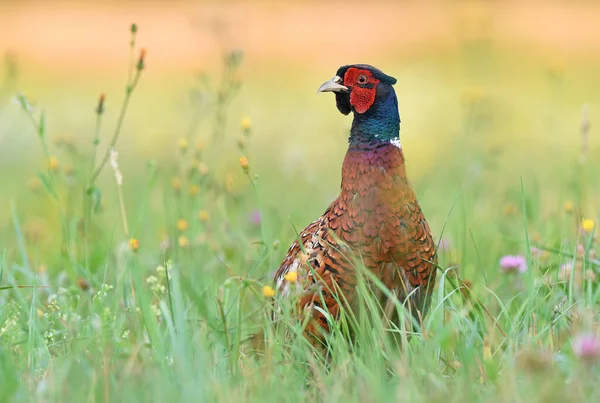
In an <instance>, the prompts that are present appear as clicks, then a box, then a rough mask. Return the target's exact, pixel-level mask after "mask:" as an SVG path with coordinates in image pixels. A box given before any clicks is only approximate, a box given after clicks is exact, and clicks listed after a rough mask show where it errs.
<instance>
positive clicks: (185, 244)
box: [177, 235, 190, 248]
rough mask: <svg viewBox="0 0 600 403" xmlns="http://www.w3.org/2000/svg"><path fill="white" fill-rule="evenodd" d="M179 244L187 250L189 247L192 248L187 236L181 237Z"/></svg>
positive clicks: (178, 240)
mask: <svg viewBox="0 0 600 403" xmlns="http://www.w3.org/2000/svg"><path fill="white" fill-rule="evenodd" d="M177 243H178V244H179V247H180V248H187V247H188V246H190V240H189V239H187V237H186V236H185V235H181V236H180V237H179V238H178V239H177Z"/></svg>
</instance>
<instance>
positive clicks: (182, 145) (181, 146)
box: [177, 138, 189, 151]
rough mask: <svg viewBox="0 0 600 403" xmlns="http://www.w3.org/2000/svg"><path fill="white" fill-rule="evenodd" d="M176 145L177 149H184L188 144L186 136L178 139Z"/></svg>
mask: <svg viewBox="0 0 600 403" xmlns="http://www.w3.org/2000/svg"><path fill="white" fill-rule="evenodd" d="M177 145H178V146H179V149H180V150H181V151H185V150H187V148H188V146H189V143H188V141H187V139H186V138H182V139H180V140H179V142H178V143H177Z"/></svg>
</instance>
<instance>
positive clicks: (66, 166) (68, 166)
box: [65, 164, 75, 175]
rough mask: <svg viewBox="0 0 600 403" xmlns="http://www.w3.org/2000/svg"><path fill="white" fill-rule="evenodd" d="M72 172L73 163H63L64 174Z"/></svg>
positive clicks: (73, 170)
mask: <svg viewBox="0 0 600 403" xmlns="http://www.w3.org/2000/svg"><path fill="white" fill-rule="evenodd" d="M74 172H75V167H74V166H73V164H67V165H65V174H67V175H71V174H73V173H74Z"/></svg>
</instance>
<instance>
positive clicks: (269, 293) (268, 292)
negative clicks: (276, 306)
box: [263, 285, 275, 298]
mask: <svg viewBox="0 0 600 403" xmlns="http://www.w3.org/2000/svg"><path fill="white" fill-rule="evenodd" d="M263 296H264V297H265V298H273V297H274V296H275V290H274V289H273V287H270V286H268V285H266V286H264V287H263Z"/></svg>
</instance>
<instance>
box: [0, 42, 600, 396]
mask: <svg viewBox="0 0 600 403" xmlns="http://www.w3.org/2000/svg"><path fill="white" fill-rule="evenodd" d="M134 39H135V38H134ZM131 49H132V52H133V53H132V62H131V66H130V73H129V78H128V80H127V84H126V88H125V100H124V101H123V104H122V105H123V107H122V109H119V106H118V105H117V102H115V101H114V99H115V98H117V95H116V94H114V93H108V94H107V96H106V98H101V99H102V101H100V102H101V104H98V105H97V106H96V115H95V116H94V113H93V111H94V105H93V104H91V105H86V107H85V108H82V109H81V110H73V111H72V113H73V114H80V113H88V115H89V122H90V125H91V126H92V127H93V124H94V119H95V118H96V126H95V127H96V129H95V130H91V131H89V132H88V133H90V132H91V133H92V135H86V136H83V135H82V136H81V138H77V139H72V138H69V137H65V136H61V137H59V138H58V141H56V139H55V138H54V139H53V138H52V137H53V136H51V135H50V134H49V133H50V131H51V130H50V129H49V128H48V124H47V122H48V119H51V113H52V112H48V111H46V112H44V109H42V108H39V107H37V108H36V107H34V106H32V104H31V100H30V99H29V98H28V97H26V96H25V95H19V96H17V99H18V100H19V104H20V105H19V106H20V108H21V109H22V111H21V114H20V118H19V119H21V120H22V122H23V126H22V127H21V126H20V129H19V130H21V131H22V132H23V134H22V136H30V138H35V136H37V139H38V142H39V143H40V144H41V149H42V151H43V152H42V154H41V155H42V156H41V160H42V162H41V163H37V166H38V167H40V168H39V169H38V172H37V173H35V176H34V178H33V179H30V180H28V181H27V182H26V185H24V184H23V183H24V182H25V181H20V184H19V185H18V187H19V191H18V192H16V193H15V194H14V195H11V196H10V198H9V199H10V200H11V201H10V202H8V201H7V205H9V206H10V208H8V209H7V211H8V212H9V215H8V216H7V217H6V223H5V224H6V226H5V227H6V231H5V234H6V235H5V243H4V248H3V250H2V251H1V253H0V379H1V380H2V381H1V382H2V387H1V388H0V400H1V401H61V402H62V401H77V402H81V401H92V402H96V401H98V402H108V401H141V402H145V401H166V400H170V401H198V400H202V401H204V400H206V401H263V402H266V401H282V400H283V401H298V400H301V399H303V400H310V401H407V402H415V401H428V402H430V401H442V400H443V401H544V402H545V401H597V400H598V397H599V396H598V394H599V393H600V392H598V389H597V388H596V387H595V385H596V384H597V380H598V375H599V369H598V367H597V365H596V362H595V359H597V358H598V357H593V356H592V357H588V358H585V357H582V354H581V353H580V352H578V350H577V349H575V351H574V349H573V343H574V340H577V338H579V337H582V335H585V334H587V333H592V334H595V333H597V326H598V320H597V312H598V305H599V302H600V289H599V288H598V286H597V282H598V278H599V277H598V273H597V272H598V268H599V267H600V262H599V261H598V259H597V257H596V250H597V246H598V245H597V241H596V239H595V237H594V232H595V228H594V227H595V225H593V226H592V228H589V223H588V225H587V226H586V229H585V230H583V229H582V222H583V219H584V218H588V219H591V220H593V222H595V220H596V217H597V208H598V203H597V202H598V196H599V193H598V189H597V183H598V179H599V178H598V174H597V172H599V171H598V168H599V166H598V163H597V161H596V160H595V159H594V155H595V154H596V153H597V151H598V148H597V144H598V143H597V141H595V140H594V139H593V138H592V139H590V143H589V145H587V146H586V147H585V148H584V149H583V151H582V147H581V140H580V138H581V137H580V136H579V130H580V129H579V125H580V124H581V118H580V116H579V113H580V110H581V107H582V105H581V103H582V102H590V103H591V104H592V105H593V102H597V101H598V98H597V93H596V95H594V94H595V93H594V92H593V88H592V89H589V88H588V87H589V86H592V87H593V85H588V84H589V83H593V82H594V81H593V79H594V78H593V77H594V74H595V72H593V71H592V72H590V71H589V70H588V69H589V66H588V65H586V64H583V65H577V64H575V63H574V64H573V65H572V67H571V71H570V72H569V71H567V70H563V69H561V68H557V67H553V68H552V69H550V70H548V69H547V68H542V67H540V66H541V65H542V64H541V63H537V62H534V61H532V60H533V59H527V61H528V62H526V63H523V64H522V65H521V66H520V68H521V69H523V71H521V72H517V71H516V68H515V67H514V66H513V65H512V60H514V57H515V55H514V54H511V53H510V52H507V51H506V50H503V49H496V48H493V47H491V49H492V50H490V51H486V52H482V53H477V52H475V53H473V52H474V51H472V50H470V51H469V50H468V51H465V52H463V53H461V52H458V53H457V54H455V53H451V54H436V55H435V56H423V57H422V58H420V59H415V61H414V62H412V63H406V64H404V65H401V66H402V67H399V68H402V73H403V74H401V75H399V83H398V85H397V88H398V93H399V98H400V103H401V115H402V116H403V119H404V121H403V130H402V136H403V137H402V138H403V145H404V149H405V153H406V155H407V158H408V165H409V166H408V171H409V174H410V175H411V179H412V180H413V182H414V184H415V187H416V190H417V194H418V195H419V199H420V201H421V204H422V206H423V209H424V211H425V214H426V216H427V217H428V220H429V221H430V223H431V225H432V228H433V229H434V233H435V236H436V239H437V240H438V241H439V242H440V244H441V245H442V248H441V251H440V268H439V273H438V285H437V288H436V290H435V292H434V298H433V301H432V307H431V310H430V313H429V315H428V316H427V317H426V318H425V319H424V322H423V326H422V329H421V330H420V331H419V332H416V333H415V334H412V335H411V336H412V337H410V340H408V339H407V337H406V334H405V332H403V331H402V330H403V329H398V331H399V333H398V334H399V335H400V338H401V339H402V340H403V343H402V347H398V345H397V344H396V343H395V342H394V338H393V337H390V334H389V333H390V332H389V331H386V330H385V329H384V327H383V326H381V325H380V320H379V319H378V316H379V314H378V312H379V308H378V307H377V306H376V304H375V302H374V300H373V298H372V297H371V296H370V294H369V292H368V290H367V289H366V287H365V286H364V284H362V283H361V285H360V290H361V295H362V298H361V304H362V305H361V306H362V310H363V311H364V312H370V313H371V314H372V315H371V316H368V315H360V316H359V317H357V318H355V317H353V316H352V315H347V316H346V317H345V318H344V320H343V321H341V322H340V323H339V324H337V323H336V324H335V326H334V328H335V331H334V332H333V333H332V335H331V336H330V345H331V353H330V357H329V359H327V360H326V359H324V358H323V357H320V356H319V355H315V354H314V352H313V350H312V348H311V346H310V345H309V343H307V341H306V340H304V339H303V338H302V337H298V335H299V334H300V333H301V328H302V323H299V322H297V321H294V320H292V318H290V317H288V316H286V315H285V314H283V316H282V317H281V318H280V321H279V322H280V323H279V326H273V325H274V324H273V323H271V319H270V318H271V315H270V306H271V305H272V302H273V300H272V298H270V297H265V296H263V286H264V285H269V284H271V276H272V273H273V271H274V270H275V269H276V268H277V267H278V264H279V263H280V261H281V258H282V256H283V254H284V253H285V251H286V250H287V246H288V244H290V243H291V242H292V240H293V239H294V236H295V235H294V234H295V233H296V232H297V231H296V230H297V229H301V228H303V226H304V225H305V224H307V223H308V222H310V221H312V219H314V218H315V217H316V216H318V215H319V214H320V213H321V212H322V211H323V210H324V208H325V207H326V205H327V204H328V201H329V200H330V199H331V198H332V197H334V196H335V194H336V192H337V189H338V185H339V184H338V183H337V182H338V181H339V172H338V171H339V166H340V163H341V158H342V156H343V153H344V144H345V143H344V135H345V131H346V128H347V127H348V126H349V124H350V122H349V121H348V119H346V118H343V117H341V116H338V114H337V113H336V111H335V108H334V105H333V101H332V99H330V98H328V97H323V98H319V100H318V101H317V100H313V98H310V99H309V98H307V96H306V99H304V97H305V95H304V94H305V93H304V92H301V91H298V92H296V93H294V92H293V91H286V92H282V91H281V90H277V91H275V92H273V90H269V88H270V86H272V84H269V83H272V82H282V81H281V80H272V79H266V78H264V77H262V78H261V77H260V76H256V77H255V78H256V79H255V80H254V81H252V82H250V81H249V82H243V83H241V82H240V81H239V80H238V78H237V77H238V73H239V70H240V68H243V67H241V66H243V64H242V55H241V53H238V52H230V53H227V56H226V57H225V58H224V67H223V71H222V72H221V73H222V74H220V75H217V77H220V78H217V79H214V78H211V77H203V78H200V79H198V80H196V81H194V80H193V79H192V78H190V86H191V87H192V93H193V95H194V96H193V98H192V99H193V102H192V104H191V106H190V107H189V109H188V115H189V116H187V117H188V120H186V122H189V125H187V126H186V125H181V124H180V123H179V124H180V125H181V126H182V127H184V128H183V129H181V130H180V131H177V134H176V135H173V136H171V137H170V138H169V139H168V141H170V142H171V144H170V149H171V150H176V151H175V158H165V157H162V158H160V157H158V158H156V159H151V160H149V161H143V160H142V159H141V158H140V157H137V158H133V157H132V155H133V153H132V152H130V150H129V148H131V147H132V146H131V144H132V143H133V142H135V141H141V139H143V136H144V134H143V133H142V134H138V133H134V134H131V132H132V130H131V129H130V128H131V126H129V128H128V126H127V121H128V119H132V116H129V115H128V114H127V113H129V112H128V110H127V107H128V104H129V105H130V107H131V108H134V107H135V104H136V102H143V100H142V99H139V98H138V95H139V94H138V93H137V91H142V90H143V87H144V85H146V84H145V82H144V74H145V65H144V63H143V61H142V62H140V57H141V56H138V53H136V52H137V51H138V49H137V48H136V46H135V40H132V43H131ZM150 54H151V53H150ZM398 63H400V62H398ZM528 63H529V64H528ZM390 64H391V63H390ZM394 65H395V64H394ZM424 66H428V68H426V69H424V68H423V67H424ZM440 66H444V68H441V67H440ZM482 66H483V68H482ZM485 66H487V67H485ZM336 67H337V66H332V70H333V69H334V68H336ZM11 72H14V69H13V70H11ZM287 73H289V72H287ZM138 74H139V75H138ZM278 74H281V73H278V72H273V77H275V78H277V77H279V76H278ZM138 78H139V83H138V81H137V80H138ZM271 78H272V77H271ZM279 78H281V77H279ZM326 78H327V77H325V78H323V79H326ZM7 79H8V80H11V79H12V76H10V75H9V76H7ZM525 79H526V80H525ZM469 80H471V81H472V82H471V81H469ZM520 80H525V81H527V80H528V84H527V86H526V87H524V88H520V87H519V89H518V92H516V93H517V94H519V96H515V88H516V87H515V85H516V84H515V83H516V82H520ZM313 81H314V82H313ZM473 82H476V83H479V84H480V86H477V85H472V84H473ZM134 83H135V84H134ZM319 83H320V81H319V80H316V81H315V80H314V77H313V76H312V75H311V76H310V77H308V78H306V79H305V81H302V82H299V83H292V84H291V85H292V86H294V87H293V88H302V87H303V86H304V85H311V86H313V87H314V86H315V85H318V84H319ZM432 83H435V84H432ZM465 83H471V85H470V86H466V85H465ZM9 84H10V85H7V86H5V87H3V88H11V85H13V84H11V83H9ZM136 85H137V86H138V87H135V86H136ZM311 88H312V87H311ZM134 89H135V91H134ZM311 91H312V90H311ZM511 91H512V92H511ZM12 95H14V94H12ZM584 97H591V98H586V99H584V100H583V101H581V99H582V98H584ZM594 97H595V98H594ZM240 98H241V100H240ZM248 99H250V100H252V101H253V102H252V103H246V104H245V106H242V104H241V102H243V101H244V100H248ZM411 101H412V102H411ZM580 101H581V102H580ZM4 105H5V103H1V104H0V106H2V107H4ZM15 107H16V105H15ZM104 107H106V108H107V109H112V110H113V111H117V110H120V111H122V113H121V115H113V114H111V113H105V112H104ZM7 108H8V107H7ZM242 108H243V109H247V110H248V112H247V113H248V114H249V115H250V116H251V118H252V120H250V119H243V120H242V117H243V114H240V113H237V112H236V111H239V110H240V109H242ZM82 111H88V112H82ZM167 112H168V111H167ZM590 113H593V108H592V110H591V112H590ZM5 116H6V115H5ZM134 116H135V114H134ZM176 116H178V117H180V115H176ZM146 118H147V119H148V120H149V121H150V123H147V124H150V125H151V124H152V119H153V116H148V115H146ZM1 119H2V115H0V120H1ZM590 119H592V121H593V117H590ZM27 120H31V122H27ZM240 122H242V123H241V124H240ZM31 123H32V124H31ZM25 124H27V125H28V126H25ZM112 127H116V128H115V129H114V131H111V128H112ZM52 130H56V129H52ZM285 131H287V132H288V133H287V134H286V136H287V137H286V139H285V143H286V145H285V146H284V148H279V147H280V146H279V145H277V141H276V139H277V140H281V136H282V135H281V133H282V132H285ZM324 133H337V134H336V135H335V137H333V136H326V135H324ZM417 133H421V134H417ZM127 136H133V138H130V139H129V140H128V138H127ZM95 139H98V141H96V140H95ZM53 140H54V141H53ZM123 141H124V142H125V143H123ZM127 141H129V143H127ZM128 144H129V145H128ZM161 144H162V143H161ZM113 147H114V149H116V150H118V151H119V155H118V157H117V155H115V154H113V153H112V152H111V151H112V149H113ZM128 147H129V148H128ZM122 150H124V151H122ZM281 153H284V154H283V155H284V157H283V158H280V157H279V154H281ZM582 153H585V154H586V156H587V158H586V159H585V160H582V159H580V154H582ZM96 155H97V158H96V157H95V156H96ZM242 156H243V157H245V158H246V161H247V164H248V166H247V169H244V166H242V167H240V166H239V162H241V161H240V160H239V158H240V157H242ZM29 158H30V159H29V160H32V158H31V157H29ZM32 161H34V160H32ZM242 161H243V160H242ZM35 164H36V163H35V162H33V168H31V169H23V170H22V171H24V172H25V173H26V174H31V173H33V171H34V170H35V166H36V165H35ZM22 174H23V173H17V174H15V175H16V178H18V177H19V175H22ZM119 175H122V184H121V183H120V180H119V179H118V177H119ZM5 176H8V168H5ZM15 180H16V179H13V181H15ZM6 182H7V184H8V185H7V188H8V189H10V188H11V186H12V187H15V185H14V183H13V184H12V185H11V183H12V182H11V178H8V177H7V179H6ZM24 188H27V190H25V189H24ZM567 202H568V203H567ZM565 203H567V204H565ZM569 203H570V204H569ZM507 254H519V255H522V256H525V257H526V259H527V266H528V268H527V271H526V273H523V274H519V273H504V272H503V271H502V270H500V268H499V264H498V261H499V258H500V257H501V256H503V255H507ZM365 275H366V276H368V273H365ZM273 298H275V299H277V298H279V297H278V296H277V295H275V296H274V297H273ZM279 302H280V303H281V304H283V305H284V306H285V305H287V304H290V303H291V302H290V301H279ZM351 323H356V325H357V326H358V328H359V329H360V331H359V332H358V333H357V334H356V337H355V338H354V339H352V340H348V339H347V338H345V337H344V334H345V333H346V330H347V329H346V328H347V326H349V324H351ZM259 331H262V332H264V334H265V341H264V346H263V348H262V349H261V351H260V352H259V353H257V352H255V351H253V344H252V342H251V340H252V335H253V334H255V333H257V332H259ZM576 344H577V343H575V345H576Z"/></svg>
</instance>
